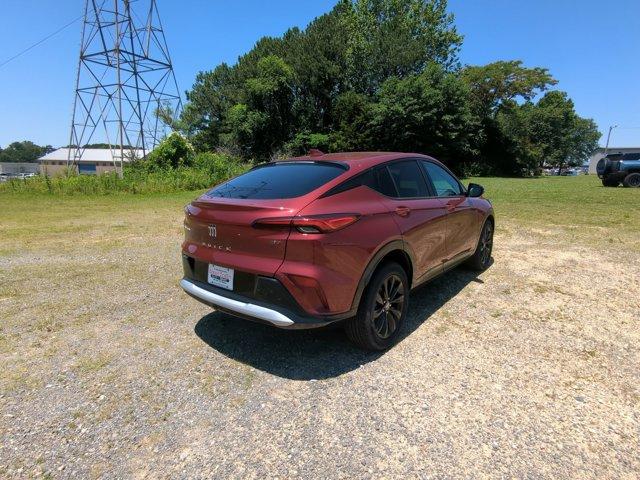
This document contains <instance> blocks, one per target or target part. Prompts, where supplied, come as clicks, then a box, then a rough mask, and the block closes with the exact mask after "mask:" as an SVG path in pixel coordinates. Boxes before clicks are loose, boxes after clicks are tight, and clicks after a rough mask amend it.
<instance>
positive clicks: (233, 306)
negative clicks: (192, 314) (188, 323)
mask: <svg viewBox="0 0 640 480" xmlns="http://www.w3.org/2000/svg"><path fill="white" fill-rule="evenodd" d="M180 286H181V287H182V289H183V290H184V291H185V292H187V293H188V294H189V295H191V296H192V297H194V298H196V299H198V300H200V301H202V302H204V303H206V304H208V305H212V306H215V307H219V308H223V309H225V310H227V311H229V312H233V313H235V314H237V315H241V316H243V317H250V318H255V319H257V320H263V321H265V322H267V323H271V324H273V325H275V326H276V327H282V328H286V327H290V326H291V325H293V324H294V321H293V320H292V319H291V318H289V317H287V316H286V315H284V314H282V313H280V312H278V311H276V310H273V309H270V308H266V307H262V306H260V305H256V304H254V303H247V302H243V301H241V300H234V299H233V298H227V297H223V296H222V295H218V294H217V293H214V292H211V291H209V290H205V289H204V288H202V287H199V286H198V285H196V284H195V283H194V282H192V281H190V280H187V279H185V278H183V279H182V280H180Z"/></svg>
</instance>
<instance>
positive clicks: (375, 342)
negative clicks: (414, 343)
mask: <svg viewBox="0 0 640 480" xmlns="http://www.w3.org/2000/svg"><path fill="white" fill-rule="evenodd" d="M408 307H409V281H408V280H407V273H406V272H405V270H404V269H403V268H402V267H401V266H400V265H398V264H397V263H395V262H390V263H385V264H383V265H382V267H380V268H378V270H377V271H376V272H375V273H374V275H373V277H372V278H371V280H370V281H369V284H368V285H367V288H366V290H365V293H364V295H363V296H362V299H361V300H360V305H359V306H358V313H357V314H356V316H355V317H353V318H351V319H349V320H348V321H347V323H346V325H345V330H346V333H347V336H348V337H349V339H350V340H351V341H352V342H353V343H355V344H356V345H357V346H358V347H360V348H363V349H365V350H377V351H380V350H386V349H387V348H389V347H391V346H392V345H393V344H394V343H395V342H396V339H397V338H398V334H399V332H400V330H401V328H402V326H403V324H404V319H405V317H406V316H407V309H408Z"/></svg>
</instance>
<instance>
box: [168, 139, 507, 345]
mask: <svg viewBox="0 0 640 480" xmlns="http://www.w3.org/2000/svg"><path fill="white" fill-rule="evenodd" d="M483 191H484V190H483V188H482V187H481V186H480V185H475V184H470V185H469V188H468V189H465V187H464V186H463V185H462V184H461V183H460V181H459V180H458V179H457V178H456V177H455V176H454V175H453V174H452V173H451V172H450V171H449V170H448V169H447V168H446V167H445V166H444V165H442V164H441V163H440V162H438V161H437V160H435V159H433V158H431V157H428V156H424V155H418V154H407V153H335V154H323V153H322V152H317V151H312V152H311V153H310V154H309V155H308V156H305V157H299V158H293V159H291V160H286V161H278V162H272V163H267V164H263V165H258V166H257V167H255V168H253V169H252V170H250V171H248V172H247V173H245V174H243V175H240V176H238V177H236V178H234V179H232V180H229V181H227V182H225V183H222V184H220V185H218V186H216V187H214V188H213V189H212V190H210V191H209V192H207V193H205V194H204V195H202V196H201V197H200V198H198V199H197V200H195V201H193V202H192V203H191V204H190V205H188V206H187V207H186V208H185V213H186V218H185V221H184V228H185V241H184V243H183V245H182V252H183V253H182V259H183V267H184V278H183V279H182V280H181V282H180V285H181V286H182V288H183V289H184V290H185V291H186V292H187V293H188V294H189V295H191V296H192V297H194V298H196V299H197V300H199V301H201V302H204V303H206V304H207V305H210V306H212V307H215V308H216V309H217V310H221V311H224V312H228V313H230V314H233V315H236V316H239V317H244V318H248V319H252V320H257V321H261V322H266V323H268V324H271V325H274V326H276V327H281V328H314V327H320V326H324V325H327V324H330V323H333V322H338V321H343V322H344V324H345V328H346V331H347V334H348V336H349V337H350V338H351V339H352V340H353V341H354V342H355V343H356V344H358V345H359V346H361V347H363V348H367V349H374V350H382V349H385V348H388V347H389V346H390V345H392V344H393V342H394V340H395V339H396V338H397V336H398V333H399V331H400V328H401V327H402V323H403V320H404V318H405V316H406V314H407V307H408V300H409V292H410V290H411V289H412V288H415V287H417V286H418V285H420V284H422V283H424V282H426V281H428V280H431V279H433V278H434V277H436V276H438V275H440V274H442V273H443V272H445V271H447V270H449V269H451V268H453V267H454V266H456V265H458V264H460V263H462V262H467V264H469V265H470V266H472V267H473V268H476V269H478V270H484V269H486V268H487V267H488V266H489V264H490V261H491V247H492V242H493V230H494V216H493V209H492V207H491V203H489V201H487V200H485V199H484V198H482V194H483Z"/></svg>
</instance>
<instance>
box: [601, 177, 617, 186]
mask: <svg viewBox="0 0 640 480" xmlns="http://www.w3.org/2000/svg"><path fill="white" fill-rule="evenodd" d="M602 185H603V186H604V187H617V186H618V185H620V181H619V180H613V179H611V178H603V179H602Z"/></svg>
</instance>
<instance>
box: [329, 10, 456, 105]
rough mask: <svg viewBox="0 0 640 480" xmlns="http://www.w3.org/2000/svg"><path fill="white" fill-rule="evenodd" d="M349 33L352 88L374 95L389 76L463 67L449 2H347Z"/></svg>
mask: <svg viewBox="0 0 640 480" xmlns="http://www.w3.org/2000/svg"><path fill="white" fill-rule="evenodd" d="M337 8H339V10H340V12H341V13H342V18H343V23H344V25H345V30H346V31H347V32H348V35H349V37H348V42H347V66H348V78H349V82H350V86H351V87H352V88H353V89H354V90H355V91H356V92H358V93H368V94H372V93H374V92H375V91H376V90H377V89H378V88H379V87H380V85H382V83H383V82H384V81H385V80H386V79H388V78H390V77H394V76H395V77H400V78H403V77H405V76H407V75H411V74H416V73H420V72H422V71H423V70H424V69H425V68H426V66H427V65H428V64H429V63H438V64H440V65H442V66H444V67H445V68H446V69H450V68H454V67H456V66H457V64H458V51H459V50H460V46H461V45H462V37H461V36H460V35H459V34H458V32H457V31H456V28H455V26H454V24H453V15H452V14H450V13H448V12H447V1H446V0H342V1H341V2H340V3H339V4H338V7H337Z"/></svg>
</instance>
